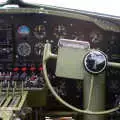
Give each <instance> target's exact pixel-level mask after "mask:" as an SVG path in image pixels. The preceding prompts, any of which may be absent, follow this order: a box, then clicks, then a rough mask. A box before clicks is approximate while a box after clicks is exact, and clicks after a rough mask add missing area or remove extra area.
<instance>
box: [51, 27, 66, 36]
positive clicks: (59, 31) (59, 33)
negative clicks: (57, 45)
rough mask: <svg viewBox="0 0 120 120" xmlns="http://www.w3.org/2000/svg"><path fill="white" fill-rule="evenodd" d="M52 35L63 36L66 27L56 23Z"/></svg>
mask: <svg viewBox="0 0 120 120" xmlns="http://www.w3.org/2000/svg"><path fill="white" fill-rule="evenodd" d="M53 35H54V36H55V37H56V38H64V37H65V36H66V35H67V30H66V27H65V26H64V25H57V26H56V27H55V28H54V32H53Z"/></svg>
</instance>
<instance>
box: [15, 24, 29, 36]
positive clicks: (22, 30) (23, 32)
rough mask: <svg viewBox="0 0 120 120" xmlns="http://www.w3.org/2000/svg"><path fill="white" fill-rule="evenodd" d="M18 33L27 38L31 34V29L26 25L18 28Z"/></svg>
mask: <svg viewBox="0 0 120 120" xmlns="http://www.w3.org/2000/svg"><path fill="white" fill-rule="evenodd" d="M17 32H18V34H19V35H21V36H27V35H29V34H30V28H29V27H28V26H26V25H22V26H20V27H19V28H18V30H17Z"/></svg>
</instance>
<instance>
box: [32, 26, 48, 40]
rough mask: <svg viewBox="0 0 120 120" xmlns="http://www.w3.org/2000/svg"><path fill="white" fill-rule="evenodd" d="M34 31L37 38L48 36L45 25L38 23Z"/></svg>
mask: <svg viewBox="0 0 120 120" xmlns="http://www.w3.org/2000/svg"><path fill="white" fill-rule="evenodd" d="M33 33H34V35H35V37H36V38H37V39H43V38H45V37H46V28H45V26H44V25H38V26H36V27H35V28H34V32H33Z"/></svg>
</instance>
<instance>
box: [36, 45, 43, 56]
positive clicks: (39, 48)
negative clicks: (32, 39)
mask: <svg viewBox="0 0 120 120" xmlns="http://www.w3.org/2000/svg"><path fill="white" fill-rule="evenodd" d="M43 47H44V45H43V44H42V43H37V44H35V46H34V50H35V54H36V55H41V54H42V52H43Z"/></svg>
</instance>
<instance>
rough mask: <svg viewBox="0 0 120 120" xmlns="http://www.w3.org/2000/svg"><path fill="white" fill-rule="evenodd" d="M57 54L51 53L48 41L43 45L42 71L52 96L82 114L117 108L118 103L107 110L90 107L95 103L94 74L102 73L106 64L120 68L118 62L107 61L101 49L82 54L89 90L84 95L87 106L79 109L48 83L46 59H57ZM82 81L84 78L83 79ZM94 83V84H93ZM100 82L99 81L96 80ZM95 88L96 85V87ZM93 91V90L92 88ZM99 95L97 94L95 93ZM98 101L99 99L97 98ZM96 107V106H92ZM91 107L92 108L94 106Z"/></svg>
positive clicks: (109, 111)
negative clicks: (87, 75) (86, 95)
mask: <svg viewBox="0 0 120 120" xmlns="http://www.w3.org/2000/svg"><path fill="white" fill-rule="evenodd" d="M57 57H58V55H55V54H52V53H51V45H50V44H49V43H47V44H45V47H44V55H43V72H44V77H45V81H46V84H47V86H48V88H49V89H50V91H51V92H52V94H53V96H54V97H55V98H56V99H57V100H58V101H59V102H60V103H62V104H63V105H65V106H66V107H68V108H70V109H71V110H73V111H76V112H79V113H84V114H90V115H103V114H109V113H111V112H115V111H117V110H119V108H120V105H117V106H116V107H114V108H112V109H108V110H104V109H100V110H93V109H91V107H90V106H91V104H93V105H96V104H94V103H93V101H92V100H93V99H92V98H93V97H94V96H93V95H92V94H93V89H94V88H95V87H96V86H97V85H98V84H97V82H96V76H99V75H101V74H102V73H103V71H104V70H105V68H106V66H109V67H117V68H120V63H113V62H107V58H106V55H105V54H104V53H102V52H101V51H96V50H90V51H89V52H88V54H86V56H84V62H83V63H84V65H83V66H84V67H85V69H86V73H89V76H90V77H89V78H90V79H89V83H90V84H89V87H88V88H86V89H88V91H89V94H88V97H86V99H88V100H87V101H88V102H87V105H86V106H87V107H85V108H84V109H80V108H77V107H75V106H73V105H71V104H69V103H68V102H66V101H64V100H63V99H62V98H61V97H60V96H59V95H58V94H57V93H56V91H55V90H54V88H53V86H52V85H51V83H50V80H49V78H48V73H47V68H46V64H47V61H48V59H57ZM83 81H84V80H83ZM95 83H96V84H95ZM98 83H100V81H99V82H98ZM104 87H105V86H104ZM96 88H97V87H96ZM94 91H95V90H94ZM97 96H99V95H97ZM99 101H100V100H99ZM94 107H96V106H94ZM94 107H93V108H94Z"/></svg>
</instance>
